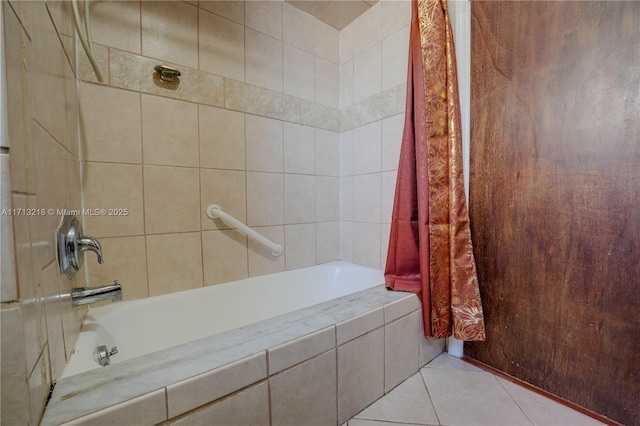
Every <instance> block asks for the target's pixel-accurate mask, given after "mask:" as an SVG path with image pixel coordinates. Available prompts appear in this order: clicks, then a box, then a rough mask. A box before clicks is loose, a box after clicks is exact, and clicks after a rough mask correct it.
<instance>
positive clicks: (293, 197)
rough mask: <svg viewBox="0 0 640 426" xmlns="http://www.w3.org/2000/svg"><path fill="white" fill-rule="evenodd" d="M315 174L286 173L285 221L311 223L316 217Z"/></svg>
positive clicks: (289, 222) (288, 222) (287, 222)
mask: <svg viewBox="0 0 640 426" xmlns="http://www.w3.org/2000/svg"><path fill="white" fill-rule="evenodd" d="M315 192H316V181H315V177H314V176H306V175H290V174H286V175H284V222H285V223H286V224H293V223H311V222H315V218H316V196H315Z"/></svg>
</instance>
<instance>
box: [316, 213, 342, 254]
mask: <svg viewBox="0 0 640 426" xmlns="http://www.w3.org/2000/svg"><path fill="white" fill-rule="evenodd" d="M316 235H317V237H316V252H317V254H316V260H317V263H325V262H333V261H334V260H339V259H340V222H321V223H316Z"/></svg>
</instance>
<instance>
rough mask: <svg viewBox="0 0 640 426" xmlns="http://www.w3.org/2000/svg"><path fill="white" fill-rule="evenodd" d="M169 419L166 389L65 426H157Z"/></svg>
mask: <svg viewBox="0 0 640 426" xmlns="http://www.w3.org/2000/svg"><path fill="white" fill-rule="evenodd" d="M166 419H167V400H166V396H165V391H164V389H159V390H157V391H153V392H150V393H148V394H145V395H142V396H139V397H137V398H133V399H131V400H129V401H126V402H123V403H122V404H118V405H115V406H113V407H109V408H106V409H104V410H100V411H98V412H96V413H92V414H89V415H88V416H84V417H80V418H79V419H76V420H72V421H71V422H69V423H65V426H80V425H84V426H90V425H105V426H108V425H125V424H131V425H133V424H140V425H142V424H157V423H160V422H162V421H163V420H166Z"/></svg>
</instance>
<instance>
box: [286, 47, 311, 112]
mask: <svg viewBox="0 0 640 426" xmlns="http://www.w3.org/2000/svg"><path fill="white" fill-rule="evenodd" d="M283 66H284V71H283V72H284V76H283V78H284V93H286V94H287V95H292V96H296V97H298V98H302V99H307V100H310V101H313V100H314V99H315V90H314V87H315V86H314V57H313V55H312V54H311V53H308V52H305V51H304V50H300V49H298V48H296V47H293V46H289V45H288V44H284V45H283Z"/></svg>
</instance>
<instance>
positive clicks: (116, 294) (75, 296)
mask: <svg viewBox="0 0 640 426" xmlns="http://www.w3.org/2000/svg"><path fill="white" fill-rule="evenodd" d="M109 299H111V301H112V302H117V301H118V300H122V285H120V282H119V281H117V280H116V281H114V282H113V284H111V285H105V286H102V287H79V288H74V289H73V290H71V304H72V305H73V306H81V305H88V304H89V303H95V302H101V301H103V300H109Z"/></svg>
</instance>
